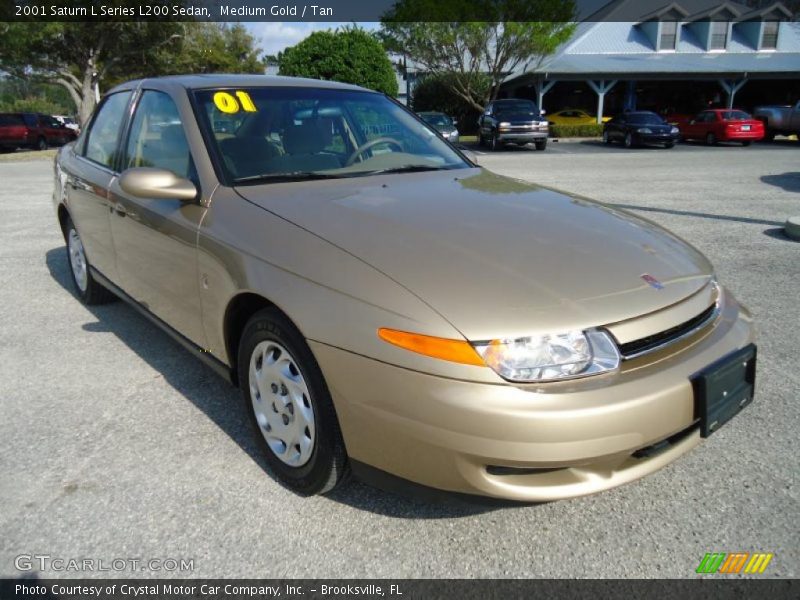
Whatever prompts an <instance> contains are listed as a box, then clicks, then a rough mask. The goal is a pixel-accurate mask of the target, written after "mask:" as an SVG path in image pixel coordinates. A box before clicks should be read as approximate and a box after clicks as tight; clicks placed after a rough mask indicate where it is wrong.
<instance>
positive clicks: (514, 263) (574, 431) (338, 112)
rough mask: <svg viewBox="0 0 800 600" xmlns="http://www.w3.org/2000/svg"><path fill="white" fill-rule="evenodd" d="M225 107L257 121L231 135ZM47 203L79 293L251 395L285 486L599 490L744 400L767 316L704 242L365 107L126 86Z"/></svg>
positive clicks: (258, 90) (661, 458)
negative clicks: (356, 480) (135, 315)
mask: <svg viewBox="0 0 800 600" xmlns="http://www.w3.org/2000/svg"><path fill="white" fill-rule="evenodd" d="M223 113H224V114H237V115H240V116H241V124H240V126H239V127H238V128H237V129H236V130H235V132H233V133H229V132H225V133H224V134H222V135H220V136H217V135H216V134H215V133H214V129H213V127H212V126H213V124H214V122H215V121H217V120H218V117H219V115H220V114H223ZM176 121H177V123H176V124H175V125H171V126H170V127H155V126H154V124H158V123H164V122H176ZM373 130H380V131H384V132H387V133H384V134H380V135H373V134H372V133H369V132H371V131H373ZM122 132H125V134H124V135H123V134H122ZM379 150H380V151H381V152H378V151H379ZM53 199H54V202H55V208H56V212H57V215H58V222H59V224H60V227H61V230H62V232H63V235H64V238H65V240H66V245H67V252H66V253H65V256H66V261H67V268H68V271H69V273H70V277H71V278H72V284H73V285H74V289H75V292H76V294H77V295H78V297H79V298H80V299H81V300H83V301H84V302H86V303H87V304H93V303H98V302H103V301H107V300H109V299H111V298H113V297H114V296H118V297H120V298H122V299H124V300H126V301H128V302H129V303H130V304H131V306H133V307H134V308H135V309H136V310H138V311H139V312H141V313H142V314H143V315H145V316H146V317H147V318H148V319H150V320H151V321H152V322H153V323H155V324H156V325H158V326H159V327H161V328H162V329H163V330H164V331H165V332H167V333H169V334H170V335H172V336H173V337H174V339H176V340H177V341H178V342H179V343H181V344H182V345H183V346H184V347H186V348H187V349H188V350H189V351H190V352H192V353H193V354H194V355H195V356H197V357H198V358H201V359H202V360H203V361H204V362H205V363H206V364H208V365H210V366H211V367H213V368H214V369H215V370H216V371H217V372H218V373H220V374H222V375H224V376H225V377H226V378H228V379H229V380H231V381H232V382H234V383H235V384H237V385H238V386H239V387H241V389H242V394H243V397H244V400H245V405H244V406H245V407H246V410H247V413H248V415H249V417H248V418H249V419H250V421H251V422H252V425H253V429H254V434H255V436H256V439H257V440H258V442H257V443H258V444H259V445H260V446H261V448H262V450H263V452H264V453H265V456H266V460H267V462H268V464H269V465H270V467H271V471H272V472H273V473H274V474H275V476H276V477H278V478H279V479H280V480H281V481H283V482H284V483H285V484H286V485H287V486H289V487H290V488H292V489H294V490H296V491H298V492H299V493H302V494H311V493H319V492H325V491H327V490H330V489H332V488H333V487H334V486H335V485H336V484H337V483H339V482H340V481H342V480H343V478H344V477H345V475H346V474H347V473H348V471H353V472H354V473H355V474H356V475H357V476H359V477H362V478H365V479H367V480H368V481H374V482H382V484H386V483H387V482H391V483H390V485H393V486H394V485H405V484H408V482H409V481H410V482H413V483H415V484H417V486H416V489H419V486H420V485H421V486H427V487H428V488H430V487H432V488H436V489H439V490H445V491H448V492H460V493H466V494H479V495H486V496H492V497H496V498H508V499H513V500H520V501H545V500H555V499H559V498H565V497H571V496H578V495H582V494H588V493H593V492H598V491H601V490H605V489H608V488H612V487H614V486H617V485H621V484H623V483H626V482H629V481H632V480H634V479H638V478H640V477H643V476H645V475H647V474H649V473H652V472H654V471H656V470H657V469H659V468H661V467H663V466H664V465H666V464H669V463H671V462H672V461H674V460H675V459H677V458H678V457H679V456H681V455H683V454H684V453H685V452H687V451H689V450H690V449H691V448H692V447H694V446H695V445H697V444H698V443H699V442H700V441H701V439H702V438H705V437H707V436H709V435H711V434H712V433H713V432H715V431H716V430H718V429H719V427H721V426H722V425H723V424H725V423H726V421H728V420H729V419H730V418H732V417H733V416H734V415H736V414H737V413H738V412H739V411H740V410H741V409H742V407H744V406H746V405H748V404H749V403H750V402H751V399H752V394H753V382H754V377H755V364H756V350H755V346H754V345H753V326H752V319H751V317H750V315H749V313H748V312H747V310H746V309H744V308H743V307H741V306H740V305H739V304H738V303H737V302H736V300H735V299H734V298H733V296H732V295H731V294H730V292H728V291H726V290H725V289H724V288H723V287H722V286H721V285H719V284H718V282H717V280H716V278H715V276H714V269H713V267H712V266H711V264H709V262H708V261H707V260H706V259H705V258H704V257H703V256H702V255H701V254H700V253H699V252H698V251H697V250H696V249H694V248H693V247H691V246H690V245H688V244H687V243H685V242H683V241H682V240H680V239H679V238H677V237H675V236H674V235H672V234H670V233H668V232H667V231H665V230H663V229H661V228H660V227H658V226H657V225H656V224H655V223H652V222H650V221H646V220H644V219H641V218H639V217H637V216H635V215H633V214H630V213H626V212H624V211H622V210H619V209H616V208H610V207H607V206H606V205H604V204H599V203H595V202H593V201H591V200H587V199H584V198H579V197H576V196H572V195H568V194H563V193H559V192H557V191H554V190H551V189H548V188H543V187H539V186H536V185H530V184H527V183H523V182H520V181H518V180H515V179H509V178H506V177H501V176H499V175H495V174H493V173H491V172H488V171H484V170H482V169H480V168H479V167H477V166H476V165H475V164H473V163H471V162H470V161H469V160H468V159H467V158H466V157H465V156H464V155H463V154H461V153H460V152H459V151H458V149H456V148H454V147H453V146H451V145H450V144H448V143H446V142H445V141H443V140H442V139H441V137H440V136H438V135H436V134H435V132H434V131H433V130H432V129H431V128H430V127H429V126H428V125H426V124H425V123H423V122H421V121H420V120H419V119H417V118H416V117H415V116H414V115H413V114H412V113H410V112H409V111H408V110H407V109H406V108H405V107H402V106H400V105H399V104H397V103H395V102H393V101H392V100H390V99H388V98H387V97H385V96H384V95H383V94H379V93H374V92H371V91H368V90H365V89H363V88H359V87H356V86H352V85H346V84H341V83H336V82H332V81H311V80H308V79H292V78H285V77H278V78H275V77H266V76H244V75H229V76H223V75H217V76H211V75H203V76H177V77H167V78H162V79H147V80H143V81H134V82H130V83H126V84H123V85H121V86H118V87H116V88H114V89H112V90H111V91H110V92H108V93H107V94H106V96H105V97H104V99H103V100H102V101H101V103H100V104H99V106H98V108H97V109H96V111H95V114H94V116H93V117H92V119H91V121H90V123H89V125H88V126H87V128H86V131H85V132H84V134H83V135H82V136H81V138H80V140H79V141H78V143H76V144H70V145H67V146H65V147H64V148H62V149H61V150H60V151H59V153H58V155H57V159H56V165H55V193H54V195H53ZM70 360H76V359H75V357H74V356H73V357H72V358H71V359H70ZM76 368H78V367H76ZM80 368H81V369H82V372H83V373H84V374H85V375H86V376H91V370H92V369H91V365H83V366H82V367H80ZM230 410H231V411H234V410H236V408H234V407H233V406H232V407H231V409H230ZM732 433H735V432H732ZM176 443H179V441H176ZM724 476H725V474H724V472H719V473H716V474H715V473H711V474H710V475H709V477H710V478H711V479H712V480H713V479H714V478H718V477H724ZM712 483H713V481H711V482H710V483H709V485H711V484H712ZM412 487H414V486H412Z"/></svg>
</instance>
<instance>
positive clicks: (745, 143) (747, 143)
mask: <svg viewBox="0 0 800 600" xmlns="http://www.w3.org/2000/svg"><path fill="white" fill-rule="evenodd" d="M751 143H752V142H751V141H750V140H745V141H743V142H742V146H745V147H747V146H749V145H750V144H751Z"/></svg>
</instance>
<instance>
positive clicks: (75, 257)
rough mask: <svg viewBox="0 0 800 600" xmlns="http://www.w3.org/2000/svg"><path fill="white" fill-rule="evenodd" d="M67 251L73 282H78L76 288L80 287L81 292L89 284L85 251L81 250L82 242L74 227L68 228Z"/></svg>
mask: <svg viewBox="0 0 800 600" xmlns="http://www.w3.org/2000/svg"><path fill="white" fill-rule="evenodd" d="M68 252H69V264H70V266H71V267H72V275H73V276H74V277H75V283H77V284H78V289H80V291H81V292H85V291H86V287H87V286H88V284H89V271H88V268H87V266H86V253H85V252H84V250H83V243H82V242H81V238H80V237H78V232H77V231H75V229H70V230H69V236H68Z"/></svg>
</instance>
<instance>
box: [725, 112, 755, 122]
mask: <svg viewBox="0 0 800 600" xmlns="http://www.w3.org/2000/svg"><path fill="white" fill-rule="evenodd" d="M722 118H723V119H725V120H726V121H749V120H750V119H751V118H752V117H751V116H750V115H748V114H747V113H746V112H744V111H743V110H728V111H726V112H724V113H722Z"/></svg>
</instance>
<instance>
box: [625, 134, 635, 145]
mask: <svg viewBox="0 0 800 600" xmlns="http://www.w3.org/2000/svg"><path fill="white" fill-rule="evenodd" d="M625 147H626V148H633V135H632V134H630V133H626V134H625Z"/></svg>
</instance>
